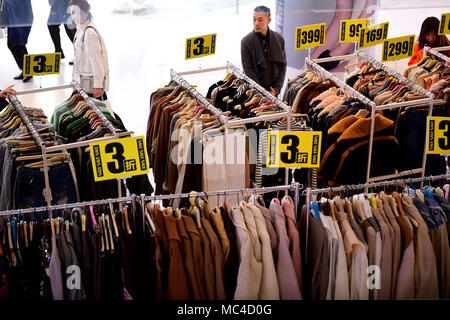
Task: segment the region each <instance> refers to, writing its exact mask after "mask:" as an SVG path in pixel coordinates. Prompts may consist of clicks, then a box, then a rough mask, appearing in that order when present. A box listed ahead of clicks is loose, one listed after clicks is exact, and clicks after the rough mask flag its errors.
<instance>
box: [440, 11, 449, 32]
mask: <svg viewBox="0 0 450 320" xmlns="http://www.w3.org/2000/svg"><path fill="white" fill-rule="evenodd" d="M449 33H450V13H443V14H442V16H441V24H440V26H439V35H443V34H449Z"/></svg>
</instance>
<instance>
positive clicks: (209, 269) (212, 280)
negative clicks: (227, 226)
mask: <svg viewBox="0 0 450 320" xmlns="http://www.w3.org/2000/svg"><path fill="white" fill-rule="evenodd" d="M197 229H198V232H199V233H200V237H201V239H202V244H203V273H204V279H205V282H204V286H205V293H206V299H208V300H215V299H216V273H215V270H214V258H213V255H212V251H211V241H210V240H209V238H208V236H207V235H206V232H205V230H204V228H203V227H202V228H197Z"/></svg>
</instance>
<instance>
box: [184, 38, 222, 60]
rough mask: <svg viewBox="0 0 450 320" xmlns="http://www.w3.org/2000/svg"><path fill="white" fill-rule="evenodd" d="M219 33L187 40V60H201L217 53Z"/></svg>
mask: <svg viewBox="0 0 450 320" xmlns="http://www.w3.org/2000/svg"><path fill="white" fill-rule="evenodd" d="M216 40H217V33H214V34H207V35H204V36H200V37H195V38H189V39H186V59H185V60H189V59H194V58H200V57H204V56H209V55H212V54H215V53H216Z"/></svg>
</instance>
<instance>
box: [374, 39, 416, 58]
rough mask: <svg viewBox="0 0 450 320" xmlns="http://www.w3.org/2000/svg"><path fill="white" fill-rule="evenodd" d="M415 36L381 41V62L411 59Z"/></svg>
mask: <svg viewBox="0 0 450 320" xmlns="http://www.w3.org/2000/svg"><path fill="white" fill-rule="evenodd" d="M415 39H416V36H415V35H410V36H405V37H398V38H392V39H387V40H384V41H383V58H382V60H381V61H382V62H385V61H393V60H399V59H404V58H408V57H411V56H412V54H413V49H414V41H415Z"/></svg>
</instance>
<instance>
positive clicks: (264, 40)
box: [241, 6, 286, 95]
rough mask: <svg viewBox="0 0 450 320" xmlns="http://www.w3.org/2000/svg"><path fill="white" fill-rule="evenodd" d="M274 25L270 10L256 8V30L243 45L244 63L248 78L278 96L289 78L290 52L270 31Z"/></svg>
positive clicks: (242, 57)
mask: <svg viewBox="0 0 450 320" xmlns="http://www.w3.org/2000/svg"><path fill="white" fill-rule="evenodd" d="M270 21H272V19H271V18H270V9H269V8H267V7H265V6H259V7H256V8H255V10H254V12H253V26H254V30H253V31H252V32H250V33H249V34H248V35H246V36H245V37H244V38H243V39H242V41H241V59H242V67H243V68H244V72H245V74H246V75H248V76H249V77H250V78H252V79H253V80H254V81H256V82H257V83H258V84H259V85H261V86H262V87H263V88H265V89H266V90H268V91H270V92H271V93H272V94H273V95H278V94H279V93H280V90H281V88H282V86H283V82H284V77H285V75H286V52H285V49H284V39H283V37H282V36H281V35H280V34H279V33H277V32H275V31H272V30H270V29H269V23H270Z"/></svg>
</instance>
